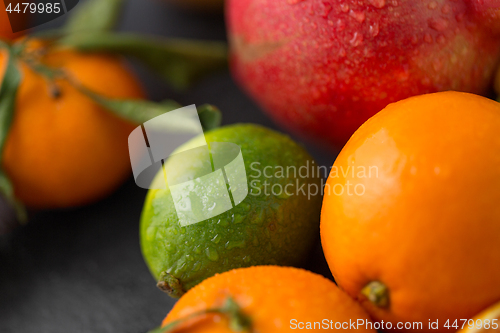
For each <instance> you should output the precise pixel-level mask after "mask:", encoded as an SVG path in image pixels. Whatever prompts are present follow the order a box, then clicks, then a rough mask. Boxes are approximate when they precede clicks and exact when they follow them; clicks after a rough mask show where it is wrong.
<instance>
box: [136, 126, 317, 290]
mask: <svg viewBox="0 0 500 333" xmlns="http://www.w3.org/2000/svg"><path fill="white" fill-rule="evenodd" d="M205 138H206V141H207V142H208V144H209V146H210V148H211V151H212V157H213V158H212V161H211V162H212V169H211V171H214V170H215V171H216V170H217V169H220V168H221V166H222V167H223V166H226V167H224V169H225V177H226V178H225V179H226V181H227V182H226V184H224V186H223V187H222V189H223V190H222V191H221V185H220V183H224V181H222V182H218V183H217V182H215V181H212V183H210V182H205V183H202V182H196V183H193V184H194V185H190V186H192V187H191V188H190V191H191V192H189V193H191V194H193V195H195V196H196V195H198V196H199V197H200V198H202V199H199V200H198V199H197V200H198V201H200V202H202V203H200V204H199V205H198V206H197V208H196V209H195V208H194V206H195V205H194V204H193V205H191V202H194V201H196V200H191V201H189V202H190V204H189V206H190V208H191V209H192V210H196V212H195V213H193V214H194V215H193V214H192V215H191V217H193V216H198V215H196V214H198V213H199V211H198V210H200V211H205V212H207V209H208V210H209V209H211V208H213V207H210V206H211V205H212V204H213V205H214V206H215V203H213V202H217V204H218V205H219V206H218V207H220V202H221V200H222V199H221V198H222V196H221V195H219V194H217V195H213V193H226V192H227V193H230V194H231V193H232V197H231V203H232V206H229V207H230V208H229V210H227V211H224V212H222V213H221V214H218V215H216V216H213V217H210V218H208V219H205V220H203V221H200V222H197V223H192V224H186V223H184V222H183V221H184V218H185V216H184V213H183V212H182V211H181V209H180V208H179V207H180V206H179V205H177V206H176V203H177V201H175V200H178V199H175V200H174V198H178V197H179V196H178V195H177V194H176V193H175V191H177V189H174V186H170V187H169V186H167V189H162V190H158V189H157V190H149V192H148V195H147V197H146V202H145V204H144V209H143V213H142V217H141V228H140V229H141V230H140V231H141V247H142V252H143V254H144V258H145V260H146V262H147V264H148V266H149V268H150V270H151V272H152V274H153V275H154V277H155V278H156V279H158V286H159V287H160V288H161V289H163V290H164V291H166V292H167V293H169V294H170V295H171V296H173V297H180V296H181V295H182V294H183V293H185V292H186V291H187V290H189V289H190V288H192V287H194V286H195V285H197V284H198V283H200V282H201V281H203V280H204V279H206V278H208V277H210V276H212V275H214V274H216V273H222V272H225V271H228V270H231V269H233V268H239V267H247V266H254V265H267V264H269V265H283V266H293V265H298V264H300V263H302V262H303V261H304V259H305V258H306V256H307V255H308V254H309V252H310V250H311V247H312V246H313V245H314V243H315V241H316V240H317V238H318V235H319V218H320V209H321V185H322V184H321V183H322V180H321V179H322V178H321V175H320V172H319V169H318V167H317V165H315V163H314V161H313V159H312V158H311V156H310V155H309V154H308V153H307V152H306V151H305V150H304V149H303V148H302V147H301V146H299V145H298V144H297V143H295V142H294V141H293V140H292V139H290V138H289V137H288V136H285V135H283V134H280V133H277V132H275V131H272V130H269V129H267V128H264V127H261V126H257V125H251V124H238V125H232V126H226V127H222V128H218V129H215V130H212V131H210V132H207V133H205ZM224 142H228V143H233V144H236V145H238V146H239V147H240V148H241V156H242V157H243V160H244V162H242V164H241V165H242V166H243V165H244V169H243V168H242V169H243V175H242V174H241V172H240V173H238V172H236V171H235V170H236V169H235V168H231V167H230V166H231V164H234V163H231V161H230V160H231V159H226V160H225V161H224V163H222V164H221V163H219V165H217V161H216V155H215V154H214V147H216V146H217V145H219V146H220V145H224V144H220V143H224ZM203 143H204V141H203V136H200V137H197V138H195V139H193V140H191V141H189V142H188V143H186V144H185V145H183V146H181V147H180V148H179V149H178V151H183V152H184V151H187V149H190V148H193V147H197V146H200V145H203ZM217 143H219V144H217ZM232 147H234V145H232ZM189 151H191V152H195V153H190V154H189V153H188V154H184V155H182V154H183V153H182V152H181V153H179V154H177V155H175V154H174V155H172V156H171V157H170V158H169V159H168V160H167V161H166V163H165V170H170V172H171V173H172V170H174V171H173V172H174V173H175V171H176V170H177V171H179V172H181V173H182V175H183V176H179V177H178V179H182V180H183V181H185V183H181V184H177V185H175V186H183V188H187V187H188V186H187V185H185V184H188V181H189V180H193V179H194V180H195V181H196V180H199V179H200V178H199V177H200V175H202V174H203V173H205V174H206V168H207V165H208V167H210V159H209V162H206V160H204V159H203V158H202V155H203V154H202V153H199V152H198V153H197V152H196V149H192V150H189ZM238 151H239V150H238ZM238 151H236V152H234V151H233V152H232V153H231V156H235V155H237V153H238ZM179 156H181V158H178V157H179ZM176 157H177V158H176ZM226 157H227V156H226ZM200 170H204V171H203V172H199V171H200ZM240 171H241V170H240ZM245 171H246V178H245ZM234 174H238V176H237V177H233V175H234ZM186 175H188V176H189V177H185V176H186ZM209 176H210V175H209ZM183 177H184V178H183ZM167 179H168V181H169V183H170V185H172V184H171V182H170V179H171V178H168V177H167ZM235 179H236V180H235ZM242 179H243V183H241V180H242ZM232 181H233V182H232ZM238 181H239V183H238ZM156 182H165V174H164V172H160V174H158V175H157V177H156V178H155V180H154V181H153V183H156ZM216 183H217V184H216ZM227 184H231V186H229V185H227ZM242 184H243V186H242ZM245 191H247V192H245ZM191 194H189V195H191ZM189 195H188V196H189ZM245 195H246V197H245ZM185 197H186V196H184V199H185ZM207 197H208V198H211V199H213V200H205V201H204V199H203V198H205V199H206V198H207ZM214 198H215V199H214ZM241 200H242V201H241ZM174 201H175V203H174ZM203 202H204V203H203ZM176 208H177V209H176ZM198 217H199V216H198Z"/></svg>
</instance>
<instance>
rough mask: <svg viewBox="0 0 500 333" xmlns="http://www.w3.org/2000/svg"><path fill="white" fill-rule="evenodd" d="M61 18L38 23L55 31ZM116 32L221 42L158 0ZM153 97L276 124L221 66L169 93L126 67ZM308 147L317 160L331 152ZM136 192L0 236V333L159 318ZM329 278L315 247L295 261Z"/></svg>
mask: <svg viewBox="0 0 500 333" xmlns="http://www.w3.org/2000/svg"><path fill="white" fill-rule="evenodd" d="M64 19H65V18H64V17H63V18H60V19H57V20H56V21H53V22H51V23H48V24H45V25H44V26H43V28H44V29H45V28H50V27H56V26H57V25H60V24H61V23H62V22H63V21H64ZM120 29H121V30H126V31H135V32H141V33H149V34H157V35H164V36H175V37H185V38H201V39H219V40H223V39H225V28H224V22H223V17H222V15H220V16H217V15H212V16H206V15H197V14H192V13H187V12H182V11H179V10H177V9H176V8H174V7H172V6H170V5H167V4H165V3H162V2H161V1H159V0H156V1H155V0H129V1H128V3H127V6H126V9H125V12H124V17H123V20H122V23H121V26H120ZM136 71H137V72H138V74H139V76H140V77H141V79H142V80H143V82H144V84H145V86H146V88H147V90H148V92H149V95H150V97H151V98H152V99H154V100H158V101H159V100H162V99H166V98H174V99H176V100H177V101H179V102H180V103H183V104H193V103H195V104H198V105H199V104H203V103H212V104H214V105H217V106H218V107H219V108H220V109H221V110H222V111H223V113H224V124H231V123H237V122H254V123H259V124H263V125H266V126H269V127H272V128H278V127H276V126H275V125H274V124H273V123H272V122H271V121H270V120H269V118H268V117H267V116H266V115H264V114H263V113H262V112H261V111H260V110H259V108H258V107H257V106H256V105H255V104H254V103H253V102H252V101H251V100H250V99H249V98H247V97H246V96H245V94H244V93H243V92H241V90H240V89H239V88H238V87H237V86H236V85H235V84H234V82H233V81H232V80H231V77H230V75H229V73H228V72H222V73H220V74H217V75H214V76H212V77H210V78H207V79H205V80H204V81H203V82H201V83H200V84H198V85H197V86H195V87H193V88H192V89H191V90H190V91H188V92H186V93H183V94H179V93H174V92H173V91H172V90H171V89H169V88H168V86H166V85H165V84H164V83H163V82H162V81H161V80H159V79H158V78H156V77H155V76H154V75H151V74H150V73H148V72H146V71H144V70H143V69H142V68H140V67H137V66H136ZM307 147H308V150H309V151H310V152H311V153H312V154H313V155H314V157H315V158H316V159H317V161H318V162H319V163H320V164H323V165H331V164H332V163H333V161H334V159H335V155H336V154H335V153H325V152H323V153H320V150H319V149H313V147H311V145H307ZM145 194H146V191H145V190H142V189H140V188H138V187H136V186H135V184H134V182H133V180H132V179H130V180H129V181H128V182H127V183H126V184H124V185H123V186H122V187H121V188H120V189H119V190H118V191H117V192H116V193H115V194H113V195H112V196H111V197H109V198H107V199H105V200H103V201H101V202H99V203H96V204H94V205H91V206H87V207H83V208H78V209H70V210H64V211H48V212H33V213H32V215H31V220H30V223H29V224H28V225H26V226H23V227H20V228H17V229H16V230H15V231H14V232H12V233H10V234H7V235H4V236H0V332H2V333H10V332H12V333H34V332H44V333H45V332H50V333H59V332H60V333H68V332H71V333H80V332H89V333H107V332H121V333H144V332H146V331H147V330H148V329H151V328H154V327H156V326H158V325H159V324H160V323H161V320H162V319H163V318H164V316H165V315H166V313H167V312H168V311H169V309H170V308H171V307H172V306H173V304H174V301H173V300H172V299H170V298H169V297H168V296H166V295H165V294H163V293H162V292H160V291H159V290H157V288H156V286H155V281H154V280H153V278H152V277H151V275H150V274H149V271H148V269H147V267H146V265H145V264H144V261H143V259H142V256H141V253H140V247H139V235H138V229H139V216H140V212H141V209H142V204H143V201H144V197H145ZM0 212H2V210H0ZM305 267H306V268H308V269H311V270H313V271H315V272H319V273H322V274H324V275H326V276H330V275H329V271H328V268H327V266H326V263H325V261H324V258H323V256H322V252H321V248H320V246H319V244H318V247H317V249H316V251H315V253H314V255H312V256H311V261H310V262H309V263H307V264H306V266H305Z"/></svg>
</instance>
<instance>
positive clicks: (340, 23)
mask: <svg viewBox="0 0 500 333" xmlns="http://www.w3.org/2000/svg"><path fill="white" fill-rule="evenodd" d="M344 29H345V22H344V21H343V20H341V19H338V20H337V31H342V30H344Z"/></svg>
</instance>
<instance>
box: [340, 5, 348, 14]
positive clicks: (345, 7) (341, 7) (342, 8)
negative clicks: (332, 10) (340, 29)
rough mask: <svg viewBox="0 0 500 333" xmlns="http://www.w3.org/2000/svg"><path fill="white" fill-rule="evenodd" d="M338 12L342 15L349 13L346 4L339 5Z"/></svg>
mask: <svg viewBox="0 0 500 333" xmlns="http://www.w3.org/2000/svg"><path fill="white" fill-rule="evenodd" d="M340 10H341V11H343V12H344V13H347V12H348V11H349V5H348V4H346V3H342V4H340Z"/></svg>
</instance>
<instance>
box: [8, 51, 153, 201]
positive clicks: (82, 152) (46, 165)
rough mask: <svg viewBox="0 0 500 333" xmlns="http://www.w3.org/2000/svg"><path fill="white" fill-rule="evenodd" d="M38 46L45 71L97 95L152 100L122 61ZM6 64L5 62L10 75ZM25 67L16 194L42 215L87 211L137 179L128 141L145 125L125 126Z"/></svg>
mask: <svg viewBox="0 0 500 333" xmlns="http://www.w3.org/2000/svg"><path fill="white" fill-rule="evenodd" d="M30 47H31V50H30V51H31V54H32V55H35V57H39V58H37V61H39V62H40V63H41V64H44V65H47V66H50V67H52V68H58V69H61V70H63V71H65V73H66V74H67V75H68V76H69V77H71V78H72V79H73V80H76V81H78V82H79V83H80V84H81V85H83V86H84V87H86V88H88V89H90V90H92V91H94V92H96V93H99V94H101V95H103V96H106V97H111V98H126V99H139V98H143V97H144V93H143V91H142V89H141V87H140V86H139V83H138V82H137V80H136V78H135V77H134V76H133V75H132V74H131V73H130V71H129V70H128V69H127V67H126V66H125V65H124V63H123V62H122V60H121V59H120V58H117V57H113V56H108V55H102V54H82V53H78V52H76V51H74V50H70V49H66V50H59V51H55V50H50V49H45V48H44V46H43V44H42V43H38V42H32V44H31V46H30ZM44 52H47V53H46V54H44ZM40 55H41V56H40ZM5 61H6V55H5V54H2V55H0V67H1V68H2V71H4V70H5V66H4V64H5ZM19 65H20V69H21V72H22V77H23V79H22V83H21V85H20V87H19V90H18V93H17V97H16V108H15V114H14V120H13V124H12V127H11V131H10V133H9V135H8V137H7V142H6V146H5V151H4V155H3V159H2V162H3V167H4V170H5V171H6V173H7V175H8V176H9V177H10V179H11V181H12V182H13V185H14V191H15V195H16V196H17V197H18V198H19V199H20V201H21V202H23V203H25V204H26V205H28V206H32V207H39V208H53V207H66V206H75V205H82V204H86V203H89V202H92V201H95V200H97V199H100V198H102V197H104V196H106V195H108V194H109V193H110V192H111V191H113V190H114V189H116V188H117V187H118V186H119V185H120V184H121V183H122V181H123V180H124V179H125V178H126V177H127V176H128V175H129V173H130V160H129V155H128V147H127V142H128V140H127V138H128V135H129V133H130V132H131V131H132V130H133V129H134V127H135V126H137V125H133V124H131V123H128V122H125V121H124V120H121V119H118V118H117V117H116V116H114V115H112V114H111V113H110V112H108V111H107V110H105V109H103V108H102V107H100V106H99V105H97V104H96V103H95V102H93V101H92V100H91V99H90V98H88V97H87V96H85V95H84V94H83V93H81V92H80V91H79V90H77V89H76V88H75V87H74V86H72V85H71V84H70V83H68V82H67V81H66V80H63V79H56V80H55V81H54V82H50V80H48V79H47V78H46V77H43V76H41V75H40V74H38V73H36V72H34V71H33V69H32V68H30V67H29V66H28V65H26V63H24V62H22V61H19ZM2 75H3V73H2Z"/></svg>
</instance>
